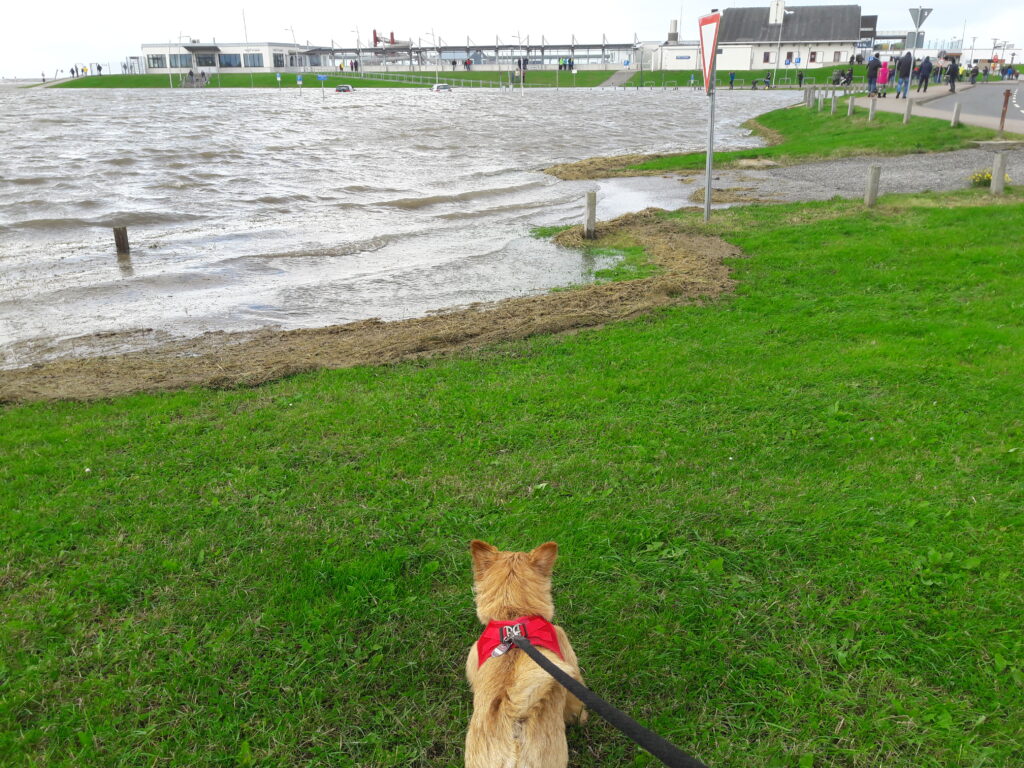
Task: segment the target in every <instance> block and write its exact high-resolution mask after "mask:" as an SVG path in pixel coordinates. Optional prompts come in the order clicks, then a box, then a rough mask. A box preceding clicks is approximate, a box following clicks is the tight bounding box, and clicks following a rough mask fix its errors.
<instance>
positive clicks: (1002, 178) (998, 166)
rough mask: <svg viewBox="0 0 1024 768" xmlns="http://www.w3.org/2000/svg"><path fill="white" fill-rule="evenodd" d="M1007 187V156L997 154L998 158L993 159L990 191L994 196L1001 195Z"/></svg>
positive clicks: (1000, 153)
mask: <svg viewBox="0 0 1024 768" xmlns="http://www.w3.org/2000/svg"><path fill="white" fill-rule="evenodd" d="M1005 187H1006V155H1004V154H1003V153H1002V152H996V156H995V157H993V158H992V186H991V187H989V191H990V192H991V193H992V194H993V195H1001V194H1003V189H1004V188H1005Z"/></svg>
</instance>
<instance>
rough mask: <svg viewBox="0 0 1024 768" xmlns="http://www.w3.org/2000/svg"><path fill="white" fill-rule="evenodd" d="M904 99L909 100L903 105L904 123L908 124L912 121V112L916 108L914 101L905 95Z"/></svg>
mask: <svg viewBox="0 0 1024 768" xmlns="http://www.w3.org/2000/svg"><path fill="white" fill-rule="evenodd" d="M903 100H904V101H905V102H907V103H906V104H905V105H904V107H903V124H904V125H906V124H907V123H909V122H910V113H911V112H912V111H913V109H914V102H912V101H911V100H910V99H908V98H907V97H906V96H904V97H903Z"/></svg>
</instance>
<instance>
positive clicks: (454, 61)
mask: <svg viewBox="0 0 1024 768" xmlns="http://www.w3.org/2000/svg"><path fill="white" fill-rule="evenodd" d="M458 65H459V62H457V61H456V60H455V59H452V72H454V71H455V67H457V66H458Z"/></svg>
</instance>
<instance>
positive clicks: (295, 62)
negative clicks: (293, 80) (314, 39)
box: [288, 53, 306, 67]
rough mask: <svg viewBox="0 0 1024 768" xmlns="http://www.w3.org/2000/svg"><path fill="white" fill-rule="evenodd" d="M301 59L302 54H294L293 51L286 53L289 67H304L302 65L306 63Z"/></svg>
mask: <svg viewBox="0 0 1024 768" xmlns="http://www.w3.org/2000/svg"><path fill="white" fill-rule="evenodd" d="M303 59H304V57H303V56H296V55H295V54H294V53H290V54H288V66H289V67H304V66H306V63H305V61H303Z"/></svg>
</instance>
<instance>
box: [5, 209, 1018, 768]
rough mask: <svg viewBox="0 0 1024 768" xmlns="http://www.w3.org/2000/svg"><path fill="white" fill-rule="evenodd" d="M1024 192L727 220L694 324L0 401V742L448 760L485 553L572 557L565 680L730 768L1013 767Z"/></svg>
mask: <svg viewBox="0 0 1024 768" xmlns="http://www.w3.org/2000/svg"><path fill="white" fill-rule="evenodd" d="M1022 202H1024V197H1022V196H1021V195H1020V194H1019V193H1016V192H1014V193H1013V194H1012V195H1011V196H1010V197H1009V198H1008V199H1006V200H1004V201H996V200H994V199H993V198H991V197H990V196H988V195H987V194H985V193H984V192H982V191H979V190H971V191H966V192H962V193H955V194H949V195H937V194H925V195H917V196H907V197H895V196H894V197H883V198H881V200H880V203H879V206H878V207H877V208H875V209H872V210H870V211H865V210H864V209H863V207H862V206H860V205H859V204H857V203H856V202H853V201H840V200H835V201H829V202H824V203H813V204H804V205H779V206H751V207H746V208H736V209H732V210H729V211H723V212H716V213H715V216H714V218H713V220H712V225H711V227H710V230H711V231H712V232H715V233H718V234H720V235H721V236H723V237H724V238H726V239H727V240H730V241H732V242H734V243H736V244H738V245H739V246H741V247H742V248H743V250H744V251H745V253H746V254H747V257H746V258H740V259H735V260H734V261H733V262H732V268H733V269H734V273H735V277H736V278H737V280H738V281H739V284H738V285H739V288H738V291H737V292H736V294H735V295H731V296H727V297H724V298H722V299H720V300H718V301H715V302H710V303H707V304H705V305H703V306H689V307H680V308H674V309H671V310H665V311H661V312H657V313H654V314H652V315H649V316H646V317H643V318H640V319H637V320H634V321H631V322H625V323H619V324H615V325H612V326H609V327H605V328H602V329H599V330H592V331H586V332H581V333H578V334H574V335H566V336H554V337H552V336H545V337H535V338H532V339H530V340H527V341H525V342H519V343H510V344H507V345H503V346H500V347H498V348H495V349H491V350H488V351H486V352H483V353H475V354H467V355H464V356H459V357H453V358H447V359H437V360H423V361H418V362H412V363H405V364H400V365H394V366H386V367H364V368H357V369H350V370H341V371H322V372H316V373H310V374H304V375H300V376H295V377H292V378H288V379H284V380H281V381H278V382H276V383H273V384H270V385H265V386H261V387H258V388H254V389H242V390H232V391H186V392H180V393H176V394H165V395H137V396H132V397H126V398H122V399H118V400H115V401H104V402H95V403H87V404H82V403H70V402H68V403H56V404H34V405H27V406H19V407H13V406H8V407H7V408H5V409H4V410H3V411H0V454H2V456H3V461H2V462H0V508H2V509H3V510H4V514H3V516H2V517H0V542H2V546H3V551H4V561H3V567H2V568H0V585H2V589H0V763H2V764H5V765H40V766H41V765H47V766H61V765H66V766H93V765H97V766H99V765H102V766H113V765H190V766H224V765H240V766H248V765H268V766H270V765H272V766H328V765H330V766H424V767H426V766H438V767H440V766H450V765H457V764H459V763H460V759H461V758H460V755H461V742H462V739H463V734H464V729H465V725H466V723H467V721H468V717H469V708H470V696H469V693H468V690H467V687H466V685H465V682H464V680H463V677H462V668H463V662H464V658H465V652H466V649H467V648H468V646H469V645H470V643H471V642H472V641H473V639H474V638H475V637H476V635H477V634H478V632H479V627H478V625H477V622H476V620H475V617H474V614H473V609H472V596H471V593H470V584H471V575H470V568H469V558H468V554H467V542H468V541H469V540H470V539H471V538H474V537H480V538H484V539H487V540H489V541H491V542H493V543H495V544H497V545H499V546H501V547H503V548H510V549H511V548H519V549H521V548H528V547H532V546H535V545H536V544H538V543H540V542H542V541H545V540H548V539H554V540H557V541H558V542H559V543H560V545H561V559H560V560H559V563H558V564H557V566H556V569H555V579H554V581H555V604H556V606H557V610H558V617H559V619H560V623H562V624H563V625H564V626H565V627H566V628H567V630H568V632H569V634H570V636H571V637H572V639H573V644H574V646H575V647H576V650H577V652H578V653H579V657H580V660H581V664H582V667H583V671H584V674H585V676H586V678H587V680H588V682H589V683H590V684H591V685H592V686H593V688H594V689H596V690H597V691H598V692H601V693H603V694H605V695H606V696H607V697H608V698H610V699H611V700H612V701H613V702H614V703H616V704H617V705H618V706H620V707H621V708H623V709H625V710H626V711H629V712H631V713H633V714H634V715H635V716H636V717H637V718H639V719H640V720H642V721H643V722H644V723H645V724H646V725H648V726H650V727H652V728H654V729H656V730H657V731H659V732H660V733H662V734H663V735H665V736H666V737H667V738H669V739H671V740H673V741H675V742H676V743H678V744H679V745H680V746H682V747H683V748H684V749H686V750H687V751H692V752H694V753H696V754H697V755H699V756H701V757H702V758H703V759H704V760H706V761H707V763H708V764H709V765H710V766H713V768H728V767H730V766H734V767H735V768H741V767H742V768H782V767H783V766H785V767H791V768H823V767H826V766H828V767H836V768H869V767H871V768H875V767H877V766H882V765H884V766H886V768H940V766H941V767H942V768H945V767H946V766H972V767H974V768H984V767H986V766H991V768H1006V767H1007V766H1014V765H1021V764H1022V763H1024V718H1022V717H1021V713H1022V712H1024V618H1022V617H1024V604H1022V603H1024V599H1022V596H1024V589H1022V587H1024V584H1022V572H1021V557H1020V553H1021V551H1022V549H1024V514H1022V509H1024V407H1022V405H1021V404H1022V403H1024V375H1022V374H1024V323H1022V319H1021V318H1022V315H1021V307H1022V306H1024V269H1022V266H1024V249H1022V246H1021V244H1020V242H1019V241H1018V240H1013V239H1007V237H1006V236H1005V233H1007V232H1014V231H1017V232H1019V231H1022V229H1024V206H1022V205H1021V203H1022ZM678 216H680V217H681V218H682V219H683V223H684V224H685V225H686V226H687V227H689V228H692V229H693V230H695V231H704V230H703V228H702V226H701V225H700V223H699V214H697V213H694V212H690V213H685V214H678ZM998 233H1002V234H998ZM570 750H571V758H570V762H571V764H572V765H573V766H577V767H586V768H597V767H598V766H602V767H605V766H625V765H635V766H642V765H653V764H654V763H653V760H652V759H650V758H649V757H648V756H646V755H644V754H640V753H638V750H637V749H636V748H635V747H634V746H633V745H632V744H631V743H630V742H628V741H626V740H625V739H624V738H623V737H621V736H620V735H618V734H617V733H616V732H615V731H613V730H612V729H611V728H610V727H608V726H607V725H606V724H604V723H603V722H601V721H599V720H596V719H595V720H592V722H591V723H590V724H589V725H588V726H586V727H585V728H584V729H578V730H573V731H571V733H570Z"/></svg>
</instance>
